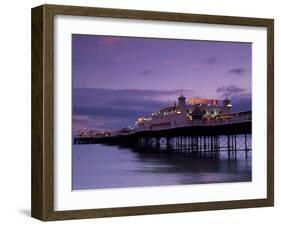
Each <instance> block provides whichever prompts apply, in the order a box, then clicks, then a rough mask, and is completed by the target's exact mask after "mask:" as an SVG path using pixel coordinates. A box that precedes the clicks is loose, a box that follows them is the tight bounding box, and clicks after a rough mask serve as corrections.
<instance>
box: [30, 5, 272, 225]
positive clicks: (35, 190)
mask: <svg viewBox="0 0 281 226" xmlns="http://www.w3.org/2000/svg"><path fill="white" fill-rule="evenodd" d="M55 15H75V16H95V17H111V18H126V19H142V20H158V21H176V22H193V23H209V24H224V25H241V26H258V27H266V28H267V47H268V51H267V109H268V113H267V198H266V199H254V200H239V201H223V202H206V203H180V204H171V205H156V206H138V207H124V208H105V209H90V210H89V209H87V210H85V209H82V210H71V211H54V181H53V180H54V150H53V149H54V148H53V147H54V140H53V135H54V116H53V112H54V110H55V109H54V102H53V98H54V70H53V69H54V62H53V60H54V57H53V54H54V40H53V35H54V16H55ZM31 51H32V170H31V171H32V191H31V192H32V201H31V204H32V207H31V213H32V217H35V218H37V219H40V220H43V221H49V220H66V219H82V218H97V217H113V216H128V215H141V214H161V213H174V212H186V211H203V210H218V209H234V208H250V207H264V206H272V205H273V204H274V91H273V87H274V21H273V20H272V19H262V18H245V17H229V16H210V15H197V14H183V13H166V12H152V11H137V10H123V9H105V8H90V7H76V6H60V5H42V6H39V7H36V8H33V9H32V49H31Z"/></svg>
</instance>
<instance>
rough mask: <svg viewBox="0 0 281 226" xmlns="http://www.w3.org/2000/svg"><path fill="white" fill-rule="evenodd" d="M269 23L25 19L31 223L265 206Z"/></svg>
mask: <svg viewBox="0 0 281 226" xmlns="http://www.w3.org/2000/svg"><path fill="white" fill-rule="evenodd" d="M273 32H274V22H273V20H272V19H261V18H244V17H229V16H211V15H195V14H183V13H168V12H152V11H135V10H123V9H106V8H89V7H76V6H59V5H42V6H39V7H36V8H33V9H32V216H33V217H35V218H38V219H41V220H44V221H47V220H63V219H80V218H96V217H114V216H127V215H140V214H159V213H172V212H187V211H202V210H219V209H233V208H250V207H265V206H273V204H274V172H273V169H274V165H273V164H274V153H273V147H274V138H273V131H274V104H273V102H274V101H273V100H274V96H273V88H274V86H273V73H274V70H273V62H274V40H273V37H274V35H273Z"/></svg>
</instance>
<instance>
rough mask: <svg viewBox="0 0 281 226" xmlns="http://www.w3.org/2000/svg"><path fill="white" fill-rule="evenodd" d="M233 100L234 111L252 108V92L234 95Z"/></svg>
mask: <svg viewBox="0 0 281 226" xmlns="http://www.w3.org/2000/svg"><path fill="white" fill-rule="evenodd" d="M231 101H232V111H233V112H238V111H250V110H252V95H251V94H250V93H245V94H241V95H237V96H233V97H232V98H231Z"/></svg>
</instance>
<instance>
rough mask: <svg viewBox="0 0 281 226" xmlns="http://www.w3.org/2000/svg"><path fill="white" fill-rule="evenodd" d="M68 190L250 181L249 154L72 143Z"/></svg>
mask: <svg viewBox="0 0 281 226" xmlns="http://www.w3.org/2000/svg"><path fill="white" fill-rule="evenodd" d="M72 159H73V160H72V189H73V190H79V189H97V188H124V187H143V186H161V185H162V186H163V185H184V184H203V183H221V182H245V181H251V168H252V167H251V156H249V158H248V159H245V154H244V152H240V153H237V159H234V158H231V159H229V158H228V157H227V154H226V153H225V152H224V153H221V154H220V157H219V158H198V157H190V156H185V155H184V154H182V153H178V154H167V153H165V152H164V151H162V152H158V153H140V152H135V151H133V150H131V149H129V148H120V147H117V146H106V145H102V144H82V145H73V155H72Z"/></svg>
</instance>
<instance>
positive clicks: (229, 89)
mask: <svg viewBox="0 0 281 226" xmlns="http://www.w3.org/2000/svg"><path fill="white" fill-rule="evenodd" d="M245 91H246V89H244V88H239V87H237V86H234V85H229V86H222V87H218V88H217V93H221V94H222V96H223V97H228V98H230V97H233V96H234V95H237V94H240V93H243V92H245Z"/></svg>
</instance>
